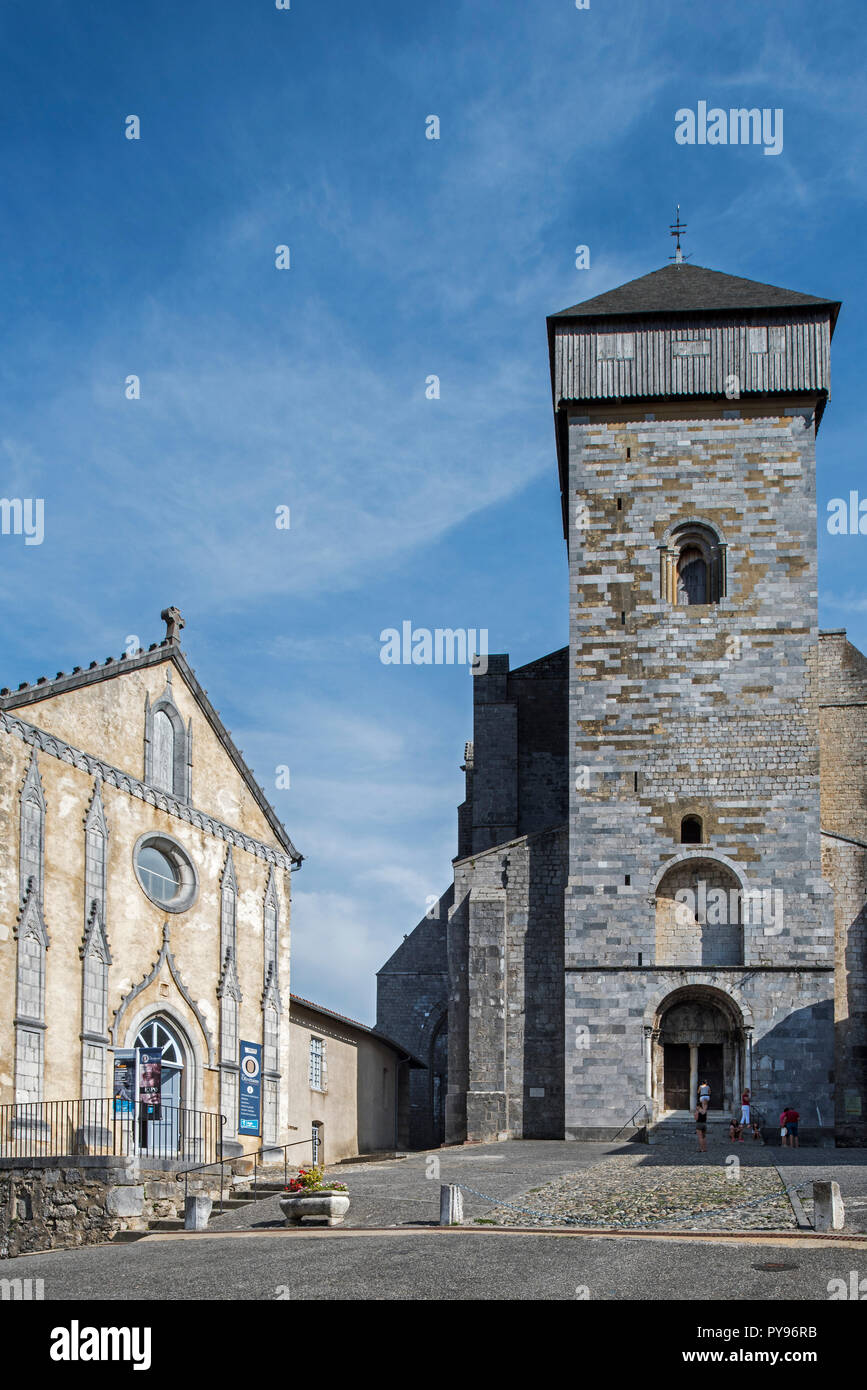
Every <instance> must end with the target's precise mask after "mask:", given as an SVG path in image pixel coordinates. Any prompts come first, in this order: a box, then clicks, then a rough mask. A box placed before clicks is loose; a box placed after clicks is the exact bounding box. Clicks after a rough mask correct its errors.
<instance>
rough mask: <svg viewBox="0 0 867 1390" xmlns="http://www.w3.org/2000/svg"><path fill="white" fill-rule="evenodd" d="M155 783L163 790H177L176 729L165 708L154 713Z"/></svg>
mask: <svg viewBox="0 0 867 1390" xmlns="http://www.w3.org/2000/svg"><path fill="white" fill-rule="evenodd" d="M152 780H153V784H154V786H155V787H160V788H161V789H162V790H163V791H166V792H174V790H175V730H174V725H173V724H172V721H171V719H169V716H168V714H167V713H166V711H165V710H164V709H158V710H157V712H156V714H155V715H154V771H153V779H152Z"/></svg>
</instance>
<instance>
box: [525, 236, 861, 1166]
mask: <svg viewBox="0 0 867 1390" xmlns="http://www.w3.org/2000/svg"><path fill="white" fill-rule="evenodd" d="M678 230H679V231H682V230H683V228H682V227H680V226H679V219H678ZM678 252H679V255H678V256H677V257H676V258H675V260H674V263H673V264H671V265H668V266H666V267H664V268H663V269H661V270H657V271H654V272H652V273H651V274H649V275H645V276H643V277H641V278H640V279H637V280H633V281H632V282H630V283H629V284H627V285H624V286H622V287H620V288H619V289H616V290H613V291H612V292H610V293H608V294H603V295H600V296H598V297H596V298H594V299H590V300H587V301H585V302H584V303H581V304H577V305H575V306H573V307H572V308H569V309H566V310H564V311H562V312H561V313H558V314H554V315H552V316H551V317H550V318H549V320H548V333H549V347H550V359H551V380H552V390H553V405H554V417H555V426H556V437H557V451H558V460H559V468H560V482H561V493H562V510H563V524H564V532H565V536H566V540H567V547H568V558H569V598H570V643H569V758H570V763H569V778H570V789H569V797H570V801H569V825H568V839H569V851H568V854H569V864H568V885H567V889H566V900H565V1132H566V1136H567V1137H573V1138H591V1137H593V1136H594V1135H596V1136H597V1137H605V1135H606V1134H608V1133H611V1132H613V1131H614V1130H616V1129H617V1128H619V1127H620V1126H621V1125H625V1124H626V1123H627V1122H628V1120H629V1119H630V1114H631V1113H632V1112H634V1111H637V1110H638V1109H639V1108H640V1107H641V1106H642V1105H644V1106H646V1107H647V1111H648V1112H649V1113H650V1115H651V1116H652V1118H653V1120H654V1121H655V1122H657V1123H660V1122H661V1123H665V1122H666V1120H667V1119H670V1118H671V1117H673V1116H677V1115H678V1113H679V1112H686V1111H687V1110H688V1109H689V1108H690V1107H692V1106H693V1105H694V1104H695V1095H696V1091H697V1087H698V1085H699V1084H701V1082H702V1081H704V1080H709V1083H710V1085H711V1091H712V1096H713V1100H712V1108H714V1109H717V1108H718V1109H719V1110H720V1112H721V1114H722V1113H726V1112H725V1110H724V1107H729V1106H730V1105H732V1104H733V1103H734V1101H735V1100H736V1099H737V1098H738V1097H739V1095H740V1091H741V1090H742V1089H743V1087H745V1086H749V1087H750V1089H751V1090H752V1092H753V1094H754V1098H755V1102H756V1104H757V1105H758V1107H759V1108H760V1109H762V1110H763V1111H765V1112H766V1113H767V1114H771V1113H772V1112H773V1110H774V1107H777V1106H778V1107H779V1108H780V1109H781V1108H782V1106H783V1105H784V1104H789V1103H791V1104H794V1105H795V1107H796V1108H798V1109H799V1110H801V1111H802V1112H803V1113H804V1114H807V1113H809V1114H810V1116H812V1115H813V1114H814V1113H815V1107H816V1106H818V1107H819V1111H820V1114H821V1115H822V1116H826V1117H827V1119H825V1120H824V1121H823V1123H824V1124H827V1125H830V1124H831V1122H832V1117H833V1100H832V1074H833V1065H834V1062H833V1056H834V1037H833V991H834V973H833V972H834V925H833V905H832V900H831V892H830V889H829V887H828V885H827V884H826V883H825V881H824V880H823V878H822V873H821V853H820V839H819V832H820V825H819V728H818V707H817V697H816V664H817V649H818V619H817V575H816V569H817V555H816V500H815V440H816V433H817V430H818V428H819V424H820V422H821V419H822V414H823V411H824V409H825V405H826V402H827V400H828V396H829V389H830V342H831V336H832V333H833V330H834V324H835V321H836V317H837V313H838V310H839V307H840V306H839V304H838V303H837V302H835V301H832V300H827V299H820V298H815V297H813V296H811V295H807V294H801V293H797V292H794V291H789V290H784V289H779V288H777V287H775V286H772V285H765V284H760V283H757V282H754V281H751V280H744V279H739V278H737V277H734V276H730V275H725V274H721V273H719V272H717V271H713V270H707V269H704V268H703V267H700V266H696V265H692V264H689V263H688V262H686V261H685V260H684V259H683V256H682V253H680V246H679V236H678ZM700 1073H701V1074H700ZM729 1113H730V1112H729Z"/></svg>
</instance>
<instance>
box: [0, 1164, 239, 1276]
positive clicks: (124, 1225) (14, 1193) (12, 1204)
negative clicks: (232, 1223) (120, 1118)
mask: <svg viewBox="0 0 867 1390" xmlns="http://www.w3.org/2000/svg"><path fill="white" fill-rule="evenodd" d="M230 1181H231V1175H228V1176H227V1183H228V1182H230ZM188 1185H189V1191H190V1192H206V1193H208V1194H209V1195H210V1196H212V1197H216V1195H217V1194H218V1192H219V1177H216V1179H215V1177H214V1175H213V1174H202V1173H197V1174H193V1175H192V1176H191V1177H190V1178H189V1179H188ZM183 1214H184V1181H183V1178H180V1179H179V1178H178V1177H177V1176H176V1175H175V1174H174V1173H172V1172H163V1171H153V1170H146V1169H143V1168H141V1167H140V1166H139V1165H138V1164H137V1163H136V1162H135V1160H133V1159H128V1158H112V1157H96V1158H89V1157H75V1158H63V1157H59V1158H51V1159H47V1160H46V1161H45V1164H44V1165H39V1164H37V1163H35V1162H34V1160H33V1159H29V1158H14V1159H13V1158H0V1259H10V1258H12V1256H14V1255H24V1254H27V1253H28V1252H30V1251H34V1250H68V1249H73V1248H75V1247H77V1246H81V1245H102V1244H104V1243H105V1242H106V1241H109V1240H112V1239H113V1238H114V1237H115V1236H116V1235H118V1234H119V1233H120V1232H122V1231H144V1230H146V1229H147V1226H148V1223H149V1222H150V1221H154V1220H158V1219H160V1218H163V1217H178V1216H180V1217H183Z"/></svg>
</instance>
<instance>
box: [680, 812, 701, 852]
mask: <svg viewBox="0 0 867 1390" xmlns="http://www.w3.org/2000/svg"><path fill="white" fill-rule="evenodd" d="M680 843H681V844H682V845H700V844H701V843H702V824H701V816H684V818H683V820H682V821H681V822H680Z"/></svg>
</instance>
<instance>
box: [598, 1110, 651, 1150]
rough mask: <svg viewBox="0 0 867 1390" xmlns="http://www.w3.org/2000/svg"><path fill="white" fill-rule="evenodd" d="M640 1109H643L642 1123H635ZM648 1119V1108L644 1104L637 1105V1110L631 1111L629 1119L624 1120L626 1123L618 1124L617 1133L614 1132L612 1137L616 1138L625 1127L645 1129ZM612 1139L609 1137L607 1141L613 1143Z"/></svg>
mask: <svg viewBox="0 0 867 1390" xmlns="http://www.w3.org/2000/svg"><path fill="white" fill-rule="evenodd" d="M642 1111H644V1124H643V1125H636V1123H635V1121H636V1120H637V1119H638V1116H639V1115H640V1114H641V1112H642ZM649 1119H650V1111H649V1110H648V1108H647V1106H646V1105H644V1104H642V1105H639V1107H638V1109H637V1110H633V1112H632V1114H631V1115H630V1117H629V1119H628V1120H627V1121H626V1124H625V1125H621V1126H620V1128H619V1129H618V1131H617V1133H616V1134H615V1136H614V1139H618V1138H619V1137H620V1135H621V1134H622V1133H623V1131H624V1130H625V1129H630V1128H633V1129H646V1128H647V1122H648V1120H649ZM614 1139H609V1141H608V1142H609V1143H610V1144H613V1143H614Z"/></svg>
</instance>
